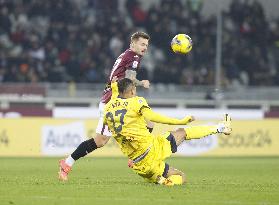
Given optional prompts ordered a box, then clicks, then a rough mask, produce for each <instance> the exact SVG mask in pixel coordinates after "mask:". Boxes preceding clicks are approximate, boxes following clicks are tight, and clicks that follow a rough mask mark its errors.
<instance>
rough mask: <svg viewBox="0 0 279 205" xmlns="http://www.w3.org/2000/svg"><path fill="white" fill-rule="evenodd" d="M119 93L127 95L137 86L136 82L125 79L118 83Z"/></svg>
mask: <svg viewBox="0 0 279 205" xmlns="http://www.w3.org/2000/svg"><path fill="white" fill-rule="evenodd" d="M117 86H118V92H119V93H121V94H123V93H125V92H126V91H127V90H128V89H129V88H130V87H131V86H135V84H134V82H133V81H132V80H131V79H129V78H123V79H121V80H119V81H118V83H117Z"/></svg>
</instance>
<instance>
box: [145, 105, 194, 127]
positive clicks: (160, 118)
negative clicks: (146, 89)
mask: <svg viewBox="0 0 279 205" xmlns="http://www.w3.org/2000/svg"><path fill="white" fill-rule="evenodd" d="M141 113H142V115H143V116H144V117H145V118H146V119H148V120H150V121H152V122H158V123H162V124H169V125H186V124H188V123H190V122H192V121H194V117H193V116H186V117H184V118H183V119H176V118H171V117H167V116H164V115H161V114H159V113H157V112H154V111H152V110H151V109H150V108H143V109H142V110H141Z"/></svg>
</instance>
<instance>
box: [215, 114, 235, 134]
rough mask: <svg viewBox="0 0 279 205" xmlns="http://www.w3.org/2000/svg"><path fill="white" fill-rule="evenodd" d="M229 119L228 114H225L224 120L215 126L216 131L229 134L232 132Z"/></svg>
mask: <svg viewBox="0 0 279 205" xmlns="http://www.w3.org/2000/svg"><path fill="white" fill-rule="evenodd" d="M231 121H232V119H231V117H230V116H229V114H225V116H224V120H223V121H222V122H221V123H219V124H218V128H217V131H218V133H223V134H225V135H230V134H231V133H232V128H231Z"/></svg>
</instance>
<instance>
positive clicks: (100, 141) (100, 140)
mask: <svg viewBox="0 0 279 205" xmlns="http://www.w3.org/2000/svg"><path fill="white" fill-rule="evenodd" d="M109 139H110V137H107V136H105V135H101V134H97V135H96V137H95V138H94V140H95V143H96V145H97V147H98V148H100V147H103V146H105V145H106V144H107V142H108V141H109Z"/></svg>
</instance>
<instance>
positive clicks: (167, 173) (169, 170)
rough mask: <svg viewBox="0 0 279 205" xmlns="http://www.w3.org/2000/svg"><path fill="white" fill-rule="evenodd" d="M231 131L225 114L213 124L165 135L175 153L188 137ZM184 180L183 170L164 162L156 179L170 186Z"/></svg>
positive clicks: (200, 136) (180, 129)
mask: <svg viewBox="0 0 279 205" xmlns="http://www.w3.org/2000/svg"><path fill="white" fill-rule="evenodd" d="M216 133H223V134H226V135H228V134H230V133H231V118H230V116H229V115H227V114H226V115H225V118H224V121H222V122H221V123H218V124H217V125H213V126H193V127H187V128H179V129H177V130H176V131H172V132H170V135H169V136H168V137H167V140H168V141H169V142H170V145H171V151H172V153H175V152H176V151H177V147H178V146H179V145H180V144H181V143H182V142H183V141H184V140H190V139H199V138H202V137H205V136H208V135H211V134H216ZM185 182H186V177H185V174H184V173H183V172H181V171H180V170H178V169H175V168H173V167H169V165H168V164H165V170H164V173H163V175H162V178H161V179H159V180H158V183H159V184H163V185H167V186H172V185H175V184H176V185H180V184H183V183H185Z"/></svg>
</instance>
